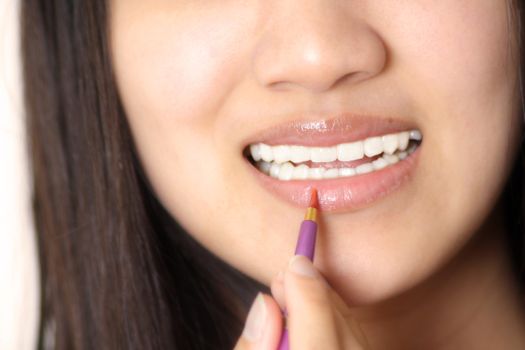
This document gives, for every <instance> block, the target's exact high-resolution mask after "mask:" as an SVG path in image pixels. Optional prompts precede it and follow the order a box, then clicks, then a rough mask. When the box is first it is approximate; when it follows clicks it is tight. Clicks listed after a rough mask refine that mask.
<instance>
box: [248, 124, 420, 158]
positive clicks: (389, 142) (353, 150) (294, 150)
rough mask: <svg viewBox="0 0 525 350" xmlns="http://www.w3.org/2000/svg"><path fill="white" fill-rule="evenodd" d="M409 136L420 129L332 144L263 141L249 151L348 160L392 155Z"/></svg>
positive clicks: (259, 155) (257, 154) (261, 154)
mask: <svg viewBox="0 0 525 350" xmlns="http://www.w3.org/2000/svg"><path fill="white" fill-rule="evenodd" d="M409 140H415V141H421V140H422V135H421V132H420V131H419V130H410V131H403V132H399V133H395V134H388V135H383V136H373V137H369V138H367V139H365V140H360V141H354V142H348V143H342V144H339V145H336V146H332V147H306V146H299V145H277V146H270V145H267V144H264V143H258V144H252V145H250V147H249V148H250V154H251V156H252V158H253V160H254V161H256V162H258V161H260V160H261V159H262V160H263V161H265V162H272V161H275V162H276V163H279V164H283V163H286V162H292V163H295V164H299V163H303V162H308V161H312V162H314V163H329V162H333V161H336V160H339V161H342V162H350V161H354V160H358V159H362V158H364V157H365V156H367V157H373V156H375V155H378V154H381V153H384V154H385V155H386V154H389V155H392V154H394V153H395V152H396V151H404V150H406V149H407V147H408V143H409Z"/></svg>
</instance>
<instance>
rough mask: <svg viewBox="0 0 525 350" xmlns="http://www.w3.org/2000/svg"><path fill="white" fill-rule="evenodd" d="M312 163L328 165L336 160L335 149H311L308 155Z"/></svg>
mask: <svg viewBox="0 0 525 350" xmlns="http://www.w3.org/2000/svg"><path fill="white" fill-rule="evenodd" d="M310 157H311V161H312V162H314V163H330V162H335V161H336V160H337V148H336V147H313V148H312V153H311V155H310Z"/></svg>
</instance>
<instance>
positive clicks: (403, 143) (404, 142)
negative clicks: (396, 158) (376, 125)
mask: <svg viewBox="0 0 525 350" xmlns="http://www.w3.org/2000/svg"><path fill="white" fill-rule="evenodd" d="M397 135H398V137H399V149H400V150H402V151H404V150H405V149H406V148H407V146H408V140H409V138H410V134H409V132H408V131H405V132H401V133H399V134H397Z"/></svg>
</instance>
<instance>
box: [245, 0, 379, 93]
mask: <svg viewBox="0 0 525 350" xmlns="http://www.w3.org/2000/svg"><path fill="white" fill-rule="evenodd" d="M303 1H308V0H303ZM320 3H321V2H317V4H320ZM322 3H323V4H324V6H325V8H322V9H318V11H315V10H313V9H312V8H311V7H310V10H309V11H295V12H296V13H293V14H288V15H285V14H284V13H281V14H279V16H277V17H278V18H288V20H284V19H283V20H279V19H278V18H277V19H273V20H272V25H270V26H268V27H267V28H266V32H265V33H264V35H263V36H262V37H261V39H260V41H259V43H258V46H257V48H256V51H255V54H254V58H253V72H254V75H255V77H256V80H257V81H258V83H259V84H260V85H262V86H264V87H266V88H271V89H277V90H290V89H296V88H302V89H306V90H308V91H311V92H323V91H327V90H329V89H331V88H333V87H335V86H336V85H339V84H342V83H343V82H344V83H346V84H356V83H358V82H360V81H363V80H366V79H370V78H371V77H373V76H375V75H377V74H378V73H379V72H381V71H382V70H383V68H384V66H385V63H386V50H385V47H384V44H383V41H382V40H381V38H380V37H379V36H378V35H377V34H376V33H375V32H374V31H373V30H371V29H370V28H369V27H368V26H367V25H366V23H364V22H358V21H356V20H354V19H352V18H351V15H345V14H343V13H341V12H340V11H329V10H328V9H327V8H326V7H327V6H329V5H328V3H329V2H322ZM319 6H321V5H319ZM300 7H301V6H300V5H298V6H296V8H300ZM334 10H335V9H334Z"/></svg>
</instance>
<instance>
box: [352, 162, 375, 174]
mask: <svg viewBox="0 0 525 350" xmlns="http://www.w3.org/2000/svg"><path fill="white" fill-rule="evenodd" d="M372 171H374V166H373V165H372V163H365V164H361V165H359V166H358V167H357V168H355V172H356V173H357V174H366V173H370V172H372Z"/></svg>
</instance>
